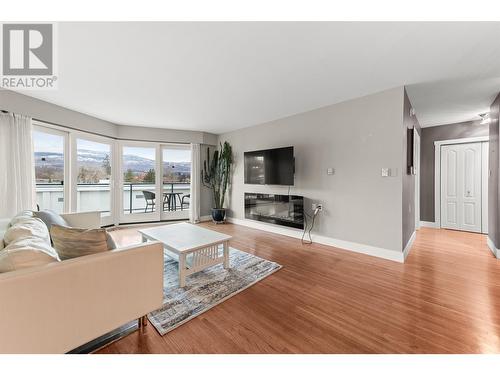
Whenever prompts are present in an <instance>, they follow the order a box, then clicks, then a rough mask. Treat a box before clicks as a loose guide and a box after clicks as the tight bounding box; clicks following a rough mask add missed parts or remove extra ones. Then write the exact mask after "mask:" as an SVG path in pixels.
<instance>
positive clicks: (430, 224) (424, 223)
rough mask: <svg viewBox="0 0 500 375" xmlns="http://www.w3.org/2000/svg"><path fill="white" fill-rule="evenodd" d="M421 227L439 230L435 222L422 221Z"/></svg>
mask: <svg viewBox="0 0 500 375" xmlns="http://www.w3.org/2000/svg"><path fill="white" fill-rule="evenodd" d="M420 226H421V227H425V228H438V226H437V225H436V223H435V222H433V221H423V220H420Z"/></svg>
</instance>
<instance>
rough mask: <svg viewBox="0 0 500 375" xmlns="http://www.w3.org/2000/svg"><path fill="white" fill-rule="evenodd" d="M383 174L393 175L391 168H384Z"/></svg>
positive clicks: (385, 175)
mask: <svg viewBox="0 0 500 375" xmlns="http://www.w3.org/2000/svg"><path fill="white" fill-rule="evenodd" d="M381 175H382V177H389V176H390V175H391V168H382V170H381Z"/></svg>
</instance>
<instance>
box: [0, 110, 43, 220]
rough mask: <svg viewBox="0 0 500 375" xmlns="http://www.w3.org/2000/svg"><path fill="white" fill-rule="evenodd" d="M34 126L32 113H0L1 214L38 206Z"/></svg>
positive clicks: (14, 212) (8, 214) (0, 215)
mask: <svg viewBox="0 0 500 375" xmlns="http://www.w3.org/2000/svg"><path fill="white" fill-rule="evenodd" d="M31 130H32V123H31V117H27V116H22V115H16V114H12V113H0V171H1V175H0V218H8V217H12V216H14V215H15V214H16V213H18V212H19V211H22V210H31V209H33V208H34V205H35V204H34V203H35V166H34V157H33V148H32V134H31Z"/></svg>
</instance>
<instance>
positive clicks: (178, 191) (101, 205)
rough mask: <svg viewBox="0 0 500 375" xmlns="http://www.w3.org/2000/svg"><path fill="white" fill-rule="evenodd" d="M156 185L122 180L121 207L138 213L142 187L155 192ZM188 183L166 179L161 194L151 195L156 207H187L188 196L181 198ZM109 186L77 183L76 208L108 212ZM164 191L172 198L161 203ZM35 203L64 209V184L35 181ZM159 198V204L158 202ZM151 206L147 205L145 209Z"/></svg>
mask: <svg viewBox="0 0 500 375" xmlns="http://www.w3.org/2000/svg"><path fill="white" fill-rule="evenodd" d="M155 189H156V186H155V185H154V184H151V183H129V182H125V183H124V184H123V188H122V191H123V198H122V199H123V200H122V202H123V211H124V212H125V213H126V214H131V213H140V212H145V211H146V200H145V198H144V194H143V192H144V191H151V192H155ZM189 190H190V185H189V183H183V182H168V183H164V184H163V194H162V198H161V199H160V200H158V198H156V199H155V205H156V207H157V208H160V209H163V210H164V211H181V210H187V209H188V208H189V200H188V199H187V198H185V199H184V205H182V204H181V202H182V198H183V197H184V196H185V195H187V194H189ZM110 193H111V187H110V184H108V183H89V184H78V185H77V210H78V211H80V212H83V211H100V212H101V213H102V214H103V215H104V216H106V215H109V214H110V207H111V194H110ZM156 195H157V194H156ZM165 195H168V196H169V197H170V199H175V205H174V204H173V201H171V204H170V205H168V204H163V203H164V199H165ZM36 196H37V204H38V205H39V207H40V209H50V210H53V211H56V212H63V210H64V186H63V184H62V183H37V184H36ZM160 202H161V204H160ZM150 209H151V206H149V207H148V212H149V210H150Z"/></svg>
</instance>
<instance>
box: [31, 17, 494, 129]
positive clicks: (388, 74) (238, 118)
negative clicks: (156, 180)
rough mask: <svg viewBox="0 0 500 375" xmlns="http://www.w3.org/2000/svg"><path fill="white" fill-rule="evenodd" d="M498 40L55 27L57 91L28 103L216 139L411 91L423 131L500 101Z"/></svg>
mask: <svg viewBox="0 0 500 375" xmlns="http://www.w3.org/2000/svg"><path fill="white" fill-rule="evenodd" d="M498 35H500V23H474V24H472V23H338V22H316V23H308V22H302V23H284V22H272V23H61V24H59V44H58V45H59V49H58V66H59V69H58V77H59V80H58V85H59V88H58V90H54V91H44V92H41V91H32V92H25V93H26V94H28V95H31V96H34V97H37V98H40V99H43V100H46V101H48V102H51V103H55V104H58V105H61V106H64V107H67V108H70V109H74V110H77V111H80V112H83V113H87V114H90V115H93V116H96V117H99V118H102V119H104V120H108V121H111V122H115V123H118V124H126V125H139V126H152V127H162V128H172V129H189V130H202V131H207V132H213V133H223V132H227V131H231V130H235V129H238V128H242V127H246V126H251V125H254V124H258V123H263V122H266V121H270V120H274V119H277V118H281V117H285V116H289V115H292V114H296V113H300V112H304V111H307V110H311V109H315V108H319V107H322V106H326V105H330V104H333V103H338V102H341V101H344V100H347V99H352V98H355V97H359V96H362V95H366V94H370V93H374V92H378V91H382V90H385V89H388V88H392V87H395V86H401V85H410V87H409V89H408V91H409V95H410V98H411V100H412V101H413V105H414V107H415V109H416V111H417V116H418V118H419V120H420V122H421V123H422V125H424V126H426V125H427V126H428V125H433V124H438V123H449V122H454V121H466V120H470V117H471V116H473V115H474V116H475V115H477V113H479V112H483V111H484V110H485V108H486V106H487V103H488V100H491V96H492V93H494V92H498V91H500V87H499V85H498V79H495V77H500V43H498ZM432 82H438V83H432ZM450 82H451V83H450ZM457 82H459V83H457ZM468 84H471V85H472V86H468ZM495 90H496V91H495Z"/></svg>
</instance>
